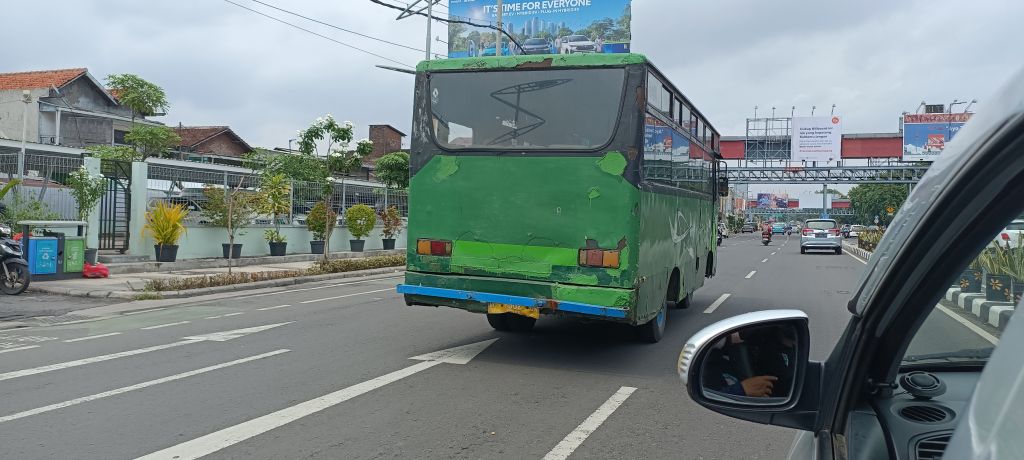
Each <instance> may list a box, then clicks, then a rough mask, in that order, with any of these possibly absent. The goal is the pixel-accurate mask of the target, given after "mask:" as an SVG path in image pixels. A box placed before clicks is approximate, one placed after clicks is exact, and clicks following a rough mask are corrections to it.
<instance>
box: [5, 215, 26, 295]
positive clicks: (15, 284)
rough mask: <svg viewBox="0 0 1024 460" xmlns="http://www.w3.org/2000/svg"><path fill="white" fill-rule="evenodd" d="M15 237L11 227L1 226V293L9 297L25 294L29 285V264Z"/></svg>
mask: <svg viewBox="0 0 1024 460" xmlns="http://www.w3.org/2000/svg"><path fill="white" fill-rule="evenodd" d="M13 236H14V232H12V231H11V227H8V226H6V225H3V224H0V269H2V273H0V275H2V279H0V292H3V293H4V294H7V295H18V294H21V293H22V292H25V289H28V283H29V273H28V262H27V261H26V260H25V256H24V255H23V252H22V250H21V243H19V242H17V241H15V240H14V238H13Z"/></svg>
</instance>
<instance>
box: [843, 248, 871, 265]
mask: <svg viewBox="0 0 1024 460" xmlns="http://www.w3.org/2000/svg"><path fill="white" fill-rule="evenodd" d="M843 253H845V254H846V255H848V256H850V257H853V258H854V259H857V262H860V263H862V264H864V265H867V264H868V261H866V260H864V259H861V258H860V257H857V256H855V255H853V254H850V251H846V250H844V251H843Z"/></svg>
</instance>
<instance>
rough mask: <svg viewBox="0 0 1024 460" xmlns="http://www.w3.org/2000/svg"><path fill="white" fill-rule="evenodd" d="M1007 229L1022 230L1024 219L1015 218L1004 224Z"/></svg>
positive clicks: (1023, 228)
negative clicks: (1008, 223)
mask: <svg viewBox="0 0 1024 460" xmlns="http://www.w3.org/2000/svg"><path fill="white" fill-rule="evenodd" d="M1006 229H1007V230H1018V231H1020V230H1024V220H1015V221H1013V222H1011V223H1010V225H1007V226H1006Z"/></svg>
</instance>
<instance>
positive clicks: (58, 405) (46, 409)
mask: <svg viewBox="0 0 1024 460" xmlns="http://www.w3.org/2000/svg"><path fill="white" fill-rule="evenodd" d="M289 351H290V350H288V349H280V350H274V351H271V352H269V353H263V354H261V355H256V356H250V357H248V358H242V359H236V360H234V361H228V362H226V363H221V364H217V365H213V366H207V367H204V368H202V369H196V370H194V371H188V372H182V373H180V374H174V375H171V376H167V377H164V378H159V379H156V380H150V381H148V382H142V383H136V384H135V385H129V386H126V387H121V388H118V389H116V390H110V391H104V392H102V393H96V394H94V395H90V396H83V397H81V398H75V399H70V400H67V401H64V402H59V403H56V404H50V405H49V406H43V407H37V408H35V409H29V410H27V411H22V412H18V413H16V414H11V415H6V416H3V417H0V423H4V422H9V421H11V420H17V419H19V418H25V417H31V416H33V415H38V414H42V413H44V412H50V411H54V410H57V409H63V408H65V407H70V406H74V405H76V404H81V403H84V402H89V401H95V400H97V399H102V398H106V397H108V396H114V395H119V394H121V393H127V392H129V391H134V390H141V389H143V388H146V387H151V386H153V385H159V384H161V383H167V382H173V381H175V380H181V379H183V378H186V377H191V376H193V375H199V374H204V373H206V372H210V371H215V370H217V369H223V368H225V367H231V366H235V365H238V364H242V363H247V362H250V361H256V360H257V359H263V358H269V357H271V356H276V355H279V354H282V353H287V352H289Z"/></svg>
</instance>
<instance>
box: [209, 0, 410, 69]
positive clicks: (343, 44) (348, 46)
mask: <svg viewBox="0 0 1024 460" xmlns="http://www.w3.org/2000/svg"><path fill="white" fill-rule="evenodd" d="M224 1H225V2H228V3H230V4H232V5H235V6H237V7H239V8H242V9H244V10H249V11H251V12H253V13H256V14H258V15H260V16H263V17H266V18H269V19H273V20H274V21H277V22H280V23H281V24H285V25H288V26H291V27H294V28H296V29H299V30H301V31H303V32H307V33H310V34H313V35H316V36H317V37H320V38H323V39H325V40H330V41H332V42H334V43H337V44H339V45H341V46H344V47H347V48H352V49H354V50H356V51H360V52H363V53H366V54H369V55H371V56H375V57H379V58H381V59H383V60H385V61H388V62H394V63H395V64H398V65H401V66H405V67H412V66H410V65H409V64H406V63H404V62H399V61H396V60H394V59H391V58H389V57H386V56H381V55H379V54H377V53H374V52H372V51H367V50H364V49H362V48H359V47H357V46H352V45H349V44H348V43H345V42H342V41H340V40H336V39H334V38H331V37H328V36H326V35H322V34H319V33H316V32H313V31H312V30H309V29H306V28H304V27H301V26H298V25H295V24H292V23H290V22H288V21H285V20H283V19H278V18H275V17H273V16H271V15H269V14H266V13H263V12H261V11H257V10H254V9H252V8H249V7H247V6H245V5H240V4H238V3H235V2H233V1H231V0H224Z"/></svg>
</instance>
